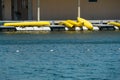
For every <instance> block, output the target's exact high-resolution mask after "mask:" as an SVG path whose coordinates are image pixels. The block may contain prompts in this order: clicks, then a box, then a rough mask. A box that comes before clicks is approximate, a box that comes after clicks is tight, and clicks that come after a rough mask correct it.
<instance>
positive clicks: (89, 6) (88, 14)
mask: <svg viewBox="0 0 120 80" xmlns="http://www.w3.org/2000/svg"><path fill="white" fill-rule="evenodd" d="M119 8H120V0H98V1H97V2H88V0H81V17H83V18H86V19H120V10H119Z"/></svg>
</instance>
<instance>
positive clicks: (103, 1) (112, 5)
mask: <svg viewBox="0 0 120 80" xmlns="http://www.w3.org/2000/svg"><path fill="white" fill-rule="evenodd" d="M88 1H89V0H80V3H81V4H80V7H81V17H83V18H86V19H92V20H94V19H120V10H119V7H120V5H119V3H120V0H98V1H97V2H88ZM4 3H5V5H4V10H3V11H4V12H3V13H4V17H3V19H4V20H11V19H12V16H11V0H4ZM40 7H41V14H40V16H41V20H64V19H76V17H77V15H78V14H77V0H40ZM32 11H33V13H32V18H33V20H37V0H32Z"/></svg>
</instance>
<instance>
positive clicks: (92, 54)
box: [0, 31, 120, 80]
mask: <svg viewBox="0 0 120 80" xmlns="http://www.w3.org/2000/svg"><path fill="white" fill-rule="evenodd" d="M0 80H120V31H104V32H103V31H98V32H87V31H86V32H23V33H21V32H10V33H0Z"/></svg>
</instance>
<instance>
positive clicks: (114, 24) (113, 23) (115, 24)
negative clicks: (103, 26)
mask: <svg viewBox="0 0 120 80" xmlns="http://www.w3.org/2000/svg"><path fill="white" fill-rule="evenodd" d="M108 24H109V25H113V26H117V27H120V22H108Z"/></svg>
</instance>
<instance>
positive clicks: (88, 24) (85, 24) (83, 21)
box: [77, 17, 93, 30]
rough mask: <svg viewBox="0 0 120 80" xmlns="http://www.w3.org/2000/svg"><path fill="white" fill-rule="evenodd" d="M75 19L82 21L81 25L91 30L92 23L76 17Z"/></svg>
mask: <svg viewBox="0 0 120 80" xmlns="http://www.w3.org/2000/svg"><path fill="white" fill-rule="evenodd" d="M77 21H78V22H80V23H83V26H85V27H87V28H88V29H89V30H93V25H92V23H90V22H89V21H88V20H85V19H83V18H80V17H78V18H77Z"/></svg>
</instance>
